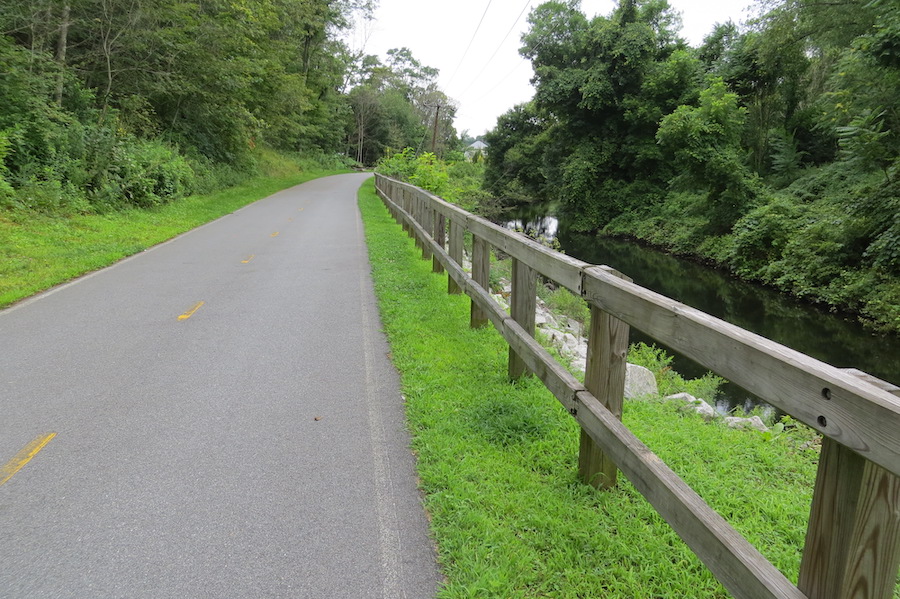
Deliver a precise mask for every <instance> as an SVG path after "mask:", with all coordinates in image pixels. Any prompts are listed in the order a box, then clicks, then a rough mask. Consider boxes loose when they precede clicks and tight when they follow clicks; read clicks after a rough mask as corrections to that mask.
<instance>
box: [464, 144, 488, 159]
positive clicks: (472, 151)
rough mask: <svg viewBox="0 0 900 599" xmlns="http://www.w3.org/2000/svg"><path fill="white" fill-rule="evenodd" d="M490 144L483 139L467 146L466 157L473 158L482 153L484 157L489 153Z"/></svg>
mask: <svg viewBox="0 0 900 599" xmlns="http://www.w3.org/2000/svg"><path fill="white" fill-rule="evenodd" d="M487 149H488V145H487V144H486V143H484V142H483V141H476V142H475V143H473V144H471V145H470V146H469V147H468V148H466V159H467V160H472V159H473V158H475V156H476V155H478V154H480V155H481V156H482V157H484V156H485V155H486V154H487Z"/></svg>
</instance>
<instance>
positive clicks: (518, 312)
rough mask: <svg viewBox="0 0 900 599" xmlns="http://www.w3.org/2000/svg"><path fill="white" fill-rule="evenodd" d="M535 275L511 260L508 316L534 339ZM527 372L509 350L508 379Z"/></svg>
mask: <svg viewBox="0 0 900 599" xmlns="http://www.w3.org/2000/svg"><path fill="white" fill-rule="evenodd" d="M536 294H537V274H536V273H535V272H534V270H532V269H531V267H529V266H528V265H527V264H525V263H524V262H522V261H521V260H517V259H516V258H512V292H511V293H510V296H509V307H510V316H512V318H513V320H515V321H516V322H518V323H519V324H520V325H521V326H522V328H523V329H525V332H526V333H528V334H529V335H531V336H532V337H534V311H535V307H536V306H535V303H536V299H535V295H536ZM527 372H528V369H527V367H526V366H525V362H523V361H522V358H520V357H519V355H518V354H517V353H516V352H515V350H513V348H512V347H510V348H509V378H510V380H515V379H517V378H520V377H521V376H522V375H524V374H526V373H527Z"/></svg>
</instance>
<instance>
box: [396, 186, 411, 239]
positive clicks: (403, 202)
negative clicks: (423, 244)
mask: <svg viewBox="0 0 900 599" xmlns="http://www.w3.org/2000/svg"><path fill="white" fill-rule="evenodd" d="M397 203H398V204H399V205H400V207H401V208H402V209H403V210H404V211H405V212H406V213H407V214H409V213H410V212H409V197H408V192H407V190H406V188H405V187H401V188H400V194H399V198H398V202H397ZM402 224H403V230H404V231H405V232H406V234H407V235H409V236H410V237H412V228H411V227H410V226H409V222H408V221H407V218H406V217H403V222H402Z"/></svg>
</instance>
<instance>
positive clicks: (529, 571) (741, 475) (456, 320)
mask: <svg viewBox="0 0 900 599" xmlns="http://www.w3.org/2000/svg"><path fill="white" fill-rule="evenodd" d="M360 208H361V211H362V214H363V220H364V223H365V228H366V239H367V244H368V247H369V252H370V259H371V261H372V268H373V277H374V281H375V288H376V293H377V295H378V298H379V306H380V313H381V319H382V323H383V326H384V330H385V332H386V334H387V336H388V338H389V341H390V343H391V355H392V359H393V361H394V364H395V365H396V366H397V368H398V369H399V371H400V373H401V377H402V386H403V392H404V395H405V398H406V403H407V405H406V410H407V417H408V420H409V426H410V429H411V431H412V434H413V449H414V451H415V452H416V454H417V457H418V468H419V476H420V479H421V485H422V488H423V491H424V492H425V506H426V508H427V510H428V512H429V514H430V517H431V526H432V531H433V534H434V536H435V540H436V542H437V545H438V552H439V556H440V561H441V564H442V566H443V570H444V574H445V575H446V577H447V583H446V585H445V587H444V588H443V589H442V591H441V592H440V597H442V598H444V599H449V598H453V599H456V598H463V597H466V598H470V597H544V596H546V597H556V598H565V597H572V598H575V597H596V596H604V597H611V598H615V597H619V598H622V599H625V598H629V599H631V598H634V597H675V596H685V597H703V598H707V597H708V598H720V597H727V596H728V594H727V593H726V592H725V591H724V589H722V588H721V586H720V585H719V584H718V583H717V582H716V581H715V579H714V578H713V577H712V575H711V574H710V573H709V572H708V571H707V570H706V568H705V567H704V566H702V564H700V562H699V560H698V559H697V558H696V557H695V556H694V555H693V554H692V553H691V552H690V550H689V549H688V548H687V547H686V546H685V545H684V544H683V543H682V541H681V540H680V539H679V538H678V537H677V535H676V534H675V533H674V532H673V531H672V530H671V529H670V528H669V527H668V526H667V525H666V524H665V523H664V522H663V521H662V519H661V518H660V517H659V516H658V515H657V514H656V513H655V512H654V511H653V509H652V508H651V507H650V506H649V504H648V503H647V502H646V501H645V500H644V499H643V498H642V497H641V496H640V495H639V494H638V493H637V491H635V489H634V488H633V487H632V486H631V485H630V483H628V482H627V481H626V480H624V479H622V480H620V483H619V485H618V487H617V488H616V489H615V490H613V491H611V492H598V491H595V490H594V489H593V488H591V487H588V486H585V485H582V484H580V483H578V482H577V481H576V470H577V464H576V462H577V454H578V430H577V425H576V424H575V423H574V421H573V420H572V419H571V418H570V417H569V415H568V414H567V413H566V412H565V410H564V409H562V407H561V406H560V405H559V404H558V402H557V401H556V400H555V399H554V398H553V397H552V395H550V393H549V392H548V391H546V389H545V388H544V387H543V385H542V384H541V383H540V382H539V381H537V380H536V379H534V378H525V379H523V380H520V381H518V382H516V383H514V384H511V383H509V382H508V380H507V378H506V360H507V346H506V345H505V343H504V341H503V340H502V338H501V337H500V336H499V334H497V333H496V331H494V330H493V328H490V327H488V328H484V329H478V330H472V329H470V328H469V327H468V318H469V300H468V298H466V297H465V296H451V295H448V294H447V292H446V276H445V275H435V274H433V273H432V272H431V265H430V262H427V261H423V260H421V259H420V255H421V254H420V252H419V251H418V250H417V249H416V248H415V246H414V244H413V243H412V241H411V240H410V239H409V238H408V237H406V235H405V234H404V233H403V232H402V229H401V228H400V227H399V226H398V225H396V224H395V223H394V221H393V220H392V219H391V218H390V216H389V214H388V212H387V211H386V210H385V209H384V207H383V205H382V204H381V202H380V200H379V199H378V198H377V197H376V196H375V194H374V192H373V187H372V183H371V182H369V183H367V184H366V185H365V186H364V187H363V189H362V190H361V192H360ZM631 359H632V361H635V362H637V363H642V364H641V365H643V366H645V367H647V368H650V369H651V370H652V371H654V373H655V374H656V375H657V378H658V379H659V381H660V383H661V391H662V390H663V389H664V390H665V391H666V392H667V393H674V392H677V391H697V388H696V387H695V386H692V383H691V382H690V381H688V382H685V381H684V380H683V379H681V378H680V377H676V376H674V373H671V371H670V370H669V369H668V361H667V357H666V356H664V355H662V354H661V353H660V352H659V351H658V350H656V349H655V348H647V347H646V346H644V347H641V348H634V349H633V351H632V355H631ZM707 391H709V388H707ZM624 421H625V423H626V424H627V425H628V426H629V428H631V429H632V430H633V431H634V432H635V433H636V434H637V435H638V436H639V437H640V438H641V439H642V440H643V441H644V442H645V443H647V444H648V445H649V446H650V447H651V449H653V450H654V451H655V452H656V453H657V454H658V455H659V456H660V457H661V458H662V459H664V460H665V461H666V462H667V463H668V464H669V465H670V466H671V467H672V468H673V469H675V471H676V472H678V473H679V474H680V475H681V476H682V477H683V478H684V479H685V480H686V481H687V482H688V483H689V484H690V485H691V486H692V487H694V488H695V489H696V490H697V491H698V492H699V493H700V494H701V495H702V496H703V497H704V498H705V499H706V501H707V502H709V503H710V504H711V505H712V506H713V507H714V508H715V509H717V510H718V511H719V512H720V513H721V514H722V515H723V516H724V517H725V518H726V519H727V520H729V521H730V522H731V523H732V525H734V526H735V527H736V528H737V529H738V530H739V531H740V532H741V533H742V534H744V535H745V536H746V537H747V538H748V540H750V542H752V543H753V544H754V545H756V546H757V547H758V548H759V550H760V551H761V552H762V553H763V554H764V555H765V556H766V557H767V558H768V559H770V560H771V561H772V562H773V563H774V564H776V565H777V566H778V567H779V568H781V569H782V571H783V572H785V574H786V575H787V576H788V577H789V578H792V579H793V580H795V581H796V577H797V571H798V568H799V562H800V548H801V547H802V544H803V539H804V535H805V531H806V522H807V517H808V511H809V505H810V499H811V493H812V483H813V480H814V477H815V463H816V458H817V451H816V449H817V446H816V440H815V435H814V434H813V433H812V432H811V431H810V430H809V429H806V428H805V427H797V426H795V425H794V423H792V422H791V421H790V420H787V421H784V422H782V423H781V426H777V427H775V428H774V429H773V431H772V432H770V433H768V434H761V433H758V432H756V431H736V430H732V429H728V428H727V427H725V426H724V425H720V424H716V423H713V424H704V421H703V420H702V418H701V417H700V416H699V415H696V414H693V413H690V412H684V411H679V410H678V406H677V404H674V403H671V402H665V401H662V400H660V399H650V400H645V401H628V402H626V405H625V410H624ZM898 596H900V594H898Z"/></svg>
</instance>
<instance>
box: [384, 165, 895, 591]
mask: <svg viewBox="0 0 900 599" xmlns="http://www.w3.org/2000/svg"><path fill="white" fill-rule="evenodd" d="M376 190H377V192H378V194H379V196H380V197H381V198H382V200H383V201H384V202H385V204H386V205H387V206H388V208H389V209H390V211H391V212H392V214H394V216H395V217H396V218H397V219H398V221H400V222H401V223H403V225H404V228H405V229H407V230H409V231H410V232H411V233H412V235H413V236H415V238H416V240H417V243H418V244H421V245H422V246H423V247H424V248H427V252H428V253H429V254H431V255H433V256H434V258H435V260H437V261H439V262H440V263H441V264H442V265H443V267H444V269H446V271H447V273H448V275H449V277H450V279H451V280H452V281H453V282H454V283H455V285H456V286H458V288H459V289H461V290H463V291H464V292H465V293H466V294H467V295H468V296H470V297H471V299H472V302H473V322H474V314H475V307H476V306H477V309H478V311H479V313H480V314H482V315H483V316H484V318H486V319H487V320H488V321H490V322H491V323H492V324H493V325H494V327H495V328H496V329H497V330H498V331H499V332H500V334H501V335H502V336H503V338H504V339H505V340H506V341H507V343H508V344H509V346H510V348H511V350H512V351H513V352H514V353H515V355H516V356H517V358H518V359H520V360H521V361H522V362H523V363H524V365H525V366H526V367H527V368H528V369H529V370H530V371H531V372H532V373H534V374H535V375H536V376H537V377H538V378H539V379H540V380H541V381H543V383H544V384H545V386H546V387H547V388H548V389H549V390H550V391H551V392H552V393H553V395H554V396H555V397H556V398H557V399H558V400H559V401H560V403H561V404H562V405H563V406H564V407H565V408H566V409H567V410H568V411H569V413H570V414H572V415H573V416H574V417H575V419H576V420H577V421H578V422H579V424H580V425H581V427H582V430H583V431H584V434H586V435H587V436H589V437H590V439H591V440H592V441H593V442H594V443H596V445H597V447H598V448H599V449H600V450H602V452H603V453H604V455H605V456H606V457H607V458H609V459H611V460H612V461H613V462H615V465H616V466H617V467H618V468H619V469H621V470H622V472H623V473H624V474H625V475H626V476H627V477H628V479H629V480H630V481H631V482H632V483H633V484H634V486H635V487H636V488H637V489H638V490H639V491H640V492H641V493H642V494H643V495H644V497H645V498H646V499H647V500H648V501H649V502H650V503H651V504H652V505H653V506H654V508H655V509H656V510H657V511H658V512H659V513H660V515H662V516H663V518H665V520H666V521H667V522H668V523H669V524H670V525H671V526H672V528H673V529H675V531H676V532H677V533H678V534H679V535H680V536H681V538H682V539H683V540H684V541H685V542H686V543H687V544H688V546H689V547H690V548H691V550H692V551H694V553H695V554H697V556H698V557H699V558H700V559H701V560H702V561H703V562H704V563H705V564H706V565H707V567H708V568H709V569H710V571H712V573H713V574H714V575H715V576H716V578H717V579H718V580H719V581H720V582H721V583H722V584H723V585H724V586H725V587H726V588H727V589H728V590H729V591H730V592H731V593H732V594H733V595H734V596H735V597H738V598H745V597H746V598H748V599H750V598H754V599H755V598H762V597H788V598H798V599H799V598H802V597H809V598H811V599H826V598H828V599H832V598H834V599H837V598H840V599H849V598H851V597H853V598H857V599H882V598H883V597H884V598H887V597H890V595H891V593H892V590H893V586H894V581H895V577H896V573H897V568H898V561H900V551H898V550H897V547H896V545H897V539H898V538H900V537H898V534H900V483H898V480H900V479H898V478H897V476H898V475H900V398H898V397H895V396H894V395H892V394H891V393H889V392H888V391H887V390H886V388H887V387H886V386H885V385H883V384H882V385H879V384H878V383H879V382H878V381H877V380H876V381H875V382H869V381H866V380H864V379H863V378H861V377H859V376H855V375H854V374H853V373H849V372H845V371H842V370H839V369H837V368H834V367H832V366H829V365H827V364H824V363H823V362H820V361H818V360H815V359H813V358H810V357H809V356H806V355H804V354H801V353H799V352H796V351H794V350H791V349H789V348H787V347H784V346H782V345H779V344H777V343H775V342H773V341H770V340H768V339H765V338H763V337H760V336H759V335H755V334H753V333H750V332H748V331H746V330H743V329H741V328H739V327H736V326H734V325H731V324H728V323H726V322H724V321H722V320H719V319H717V318H714V317H712V316H710V315H708V314H705V313H703V312H700V311H699V310H696V309H694V308H690V307H688V306H686V305H684V304H681V303H678V302H675V301H674V300H671V299H669V298H666V297H664V296H661V295H659V294H656V293H654V292H651V291H649V290H647V289H645V288H642V287H640V286H638V285H635V284H634V283H632V282H630V281H629V280H627V279H623V278H622V277H621V276H620V275H618V273H615V272H614V271H612V269H609V268H608V267H598V266H594V265H591V264H587V263H585V262H581V261H579V260H575V259H573V258H570V257H568V256H565V255H563V254H560V253H557V252H553V251H551V250H548V249H547V248H545V247H543V246H541V245H539V244H537V243H535V242H533V241H531V240H529V239H527V238H525V237H523V236H521V235H519V234H517V233H514V232H511V231H507V230H506V229H503V228H502V227H498V226H497V225H495V224H493V223H490V222H488V221H486V220H484V219H482V218H480V217H478V216H475V215H472V214H469V213H466V212H464V211H462V210H461V209H460V208H458V207H456V206H453V205H452V204H448V203H447V202H444V201H443V200H441V199H440V198H436V197H435V196H433V195H431V194H428V193H426V192H424V191H422V190H420V189H418V188H416V187H414V186H411V185H409V184H406V183H402V182H399V181H396V180H393V179H388V178H386V177H382V176H380V175H378V176H377V179H376ZM398 197H399V198H403V199H402V200H401V201H399V202H397V201H395V200H394V199H393V198H398ZM410 198H415V201H413V202H411V201H410ZM422 201H424V202H427V203H428V206H429V209H430V210H432V211H434V213H436V214H439V215H443V216H444V217H445V218H446V220H447V221H448V222H449V223H451V227H454V226H459V227H461V228H463V227H464V230H466V231H469V232H470V233H471V234H472V235H473V236H474V239H475V242H476V244H477V243H484V242H487V243H489V244H490V245H491V246H493V247H495V248H498V249H500V250H502V251H503V252H505V253H507V254H509V255H510V256H512V257H513V258H515V259H516V260H517V261H520V262H521V263H522V264H524V265H527V267H529V268H531V269H534V270H535V271H536V272H537V273H539V274H540V275H542V276H544V277H547V278H549V279H551V280H554V281H556V282H557V283H559V284H561V285H563V286H565V287H567V288H568V289H570V290H571V291H573V292H574V293H577V294H579V295H581V296H583V297H584V298H585V300H586V301H587V302H588V303H589V304H590V305H591V306H592V310H593V311H596V312H597V313H599V314H601V315H603V316H604V318H607V317H608V318H610V319H613V320H615V319H618V321H621V322H622V323H627V324H629V325H631V326H634V327H635V328H638V329H640V330H641V331H642V332H644V333H645V334H647V335H649V336H650V337H653V338H655V339H657V340H659V341H660V342H662V343H665V344H666V345H668V346H670V347H672V348H673V349H675V350H676V351H679V352H682V353H684V354H685V355H687V356H689V357H691V358H693V359H694V360H696V361H697V362H699V363H701V364H703V365H704V366H705V367H707V368H709V369H710V370H712V371H713V372H716V373H718V374H720V375H722V376H724V377H726V378H728V379H729V380H732V381H734V382H736V383H738V384H740V385H741V386H743V387H745V388H747V389H748V390H749V391H751V392H753V393H756V394H757V395H758V396H760V397H761V398H763V399H764V400H765V401H768V402H769V403H771V404H772V405H775V406H777V407H778V408H780V409H782V410H783V411H785V412H786V413H788V414H790V415H791V416H793V417H794V418H796V419H797V420H799V421H801V422H804V423H806V424H808V425H809V426H811V427H813V428H815V429H816V430H818V431H820V432H821V433H822V434H823V435H825V436H826V441H827V442H828V443H833V444H834V447H836V448H840V449H839V450H835V451H848V452H851V455H853V456H857V457H856V458H855V459H858V460H859V462H860V463H861V464H863V465H865V464H869V465H870V466H871V469H866V470H865V472H866V474H865V475H863V474H861V473H860V474H852V473H851V472H850V469H859V464H856V463H855V462H854V461H853V460H852V459H849V458H846V459H845V458H840V459H838V458H834V459H829V460H830V461H828V463H826V464H825V465H823V464H820V472H819V478H818V482H817V487H816V495H815V498H814V505H813V509H812V514H813V517H812V518H811V521H810V530H809V532H808V534H807V547H806V550H805V552H804V560H803V565H802V566H801V576H800V579H801V582H800V587H801V588H802V589H803V590H801V589H798V587H797V586H795V585H794V584H792V583H791V582H790V581H789V580H788V579H787V578H786V577H785V576H784V575H783V574H782V573H781V572H780V571H779V570H778V569H777V568H775V567H774V566H773V565H772V564H771V563H769V562H768V560H766V559H765V558H764V557H763V556H762V555H761V554H760V553H759V551H757V550H756V548H754V547H753V546H752V545H751V544H750V543H748V542H747V541H746V540H745V539H744V538H743V537H742V536H741V535H740V534H739V533H738V532H736V531H735V530H734V529H733V528H732V527H731V526H730V525H729V524H728V523H727V522H726V521H725V520H724V519H723V518H722V517H721V516H720V515H719V514H718V513H716V512H715V510H713V509H712V508H711V507H709V505H707V504H706V503H705V502H704V501H703V499H702V498H700V496H699V495H697V494H696V493H695V492H694V491H693V490H692V489H691V488H690V487H689V486H688V485H687V484H686V483H685V482H684V481H682V480H681V479H680V478H679V477H678V476H677V475H676V474H675V473H674V472H673V471H672V470H671V469H670V468H669V467H668V466H666V465H665V464H664V463H663V462H662V461H661V460H660V459H659V458H658V457H657V456H656V455H654V454H653V453H652V452H651V451H650V450H649V449H648V448H647V447H646V446H645V445H644V444H643V443H642V442H641V441H640V440H639V439H637V437H635V436H634V434H633V433H631V431H629V430H628V429H627V428H626V427H625V426H624V425H623V424H622V423H621V421H620V419H619V418H617V415H616V414H614V413H612V412H610V411H609V410H608V409H607V408H606V407H604V405H603V404H602V403H601V402H600V401H599V400H598V399H597V398H596V397H595V396H594V395H593V394H592V393H591V392H590V391H589V390H588V388H587V387H586V386H585V385H582V384H581V383H580V382H579V381H578V380H577V379H576V378H575V377H574V376H572V374H571V373H570V372H569V371H568V370H566V369H565V368H564V367H562V366H561V365H560V364H559V363H558V362H557V361H556V360H555V359H554V358H553V357H552V356H551V355H550V354H549V353H548V352H547V351H546V350H545V349H544V348H543V347H542V346H541V345H540V344H538V343H537V341H535V340H534V338H533V337H532V335H531V334H530V332H529V331H528V330H526V328H523V324H522V323H521V322H517V319H516V318H514V317H513V315H510V314H508V313H507V312H506V311H505V310H504V309H503V308H502V307H500V305H499V304H498V303H497V302H496V301H494V299H493V298H492V297H491V295H490V293H489V291H488V290H487V289H486V288H485V287H486V284H487V283H486V281H487V277H486V276H484V273H482V274H481V275H479V278H480V279H481V283H479V282H476V281H475V280H474V279H473V278H472V277H470V276H468V275H467V273H466V272H465V271H464V270H463V268H462V265H461V264H460V263H459V261H458V260H454V259H453V258H451V256H450V254H449V253H448V252H447V251H446V250H445V249H444V247H443V242H441V243H438V241H437V240H436V237H437V238H438V239H441V240H443V236H442V235H437V236H436V235H434V230H433V228H432V229H431V230H429V226H423V225H422V224H421V223H420V222H419V221H417V219H416V217H415V214H416V213H417V210H415V209H414V208H415V207H416V206H418V205H419V204H417V203H416V202H422ZM407 208H409V209H410V210H408V209H407ZM432 222H433V219H429V220H427V222H426V225H428V223H432ZM518 320H522V319H521V318H519V319H518ZM526 326H527V323H526ZM620 358H621V359H620ZM616 362H621V363H622V364H620V365H621V366H622V367H624V364H623V363H624V358H623V357H622V356H613V357H610V356H605V357H604V358H603V359H600V358H597V359H596V360H591V359H590V358H589V365H590V364H591V363H596V364H600V363H603V364H604V366H603V367H604V368H613V367H617V366H613V365H612V364H613V363H616ZM596 376H598V375H596V373H591V374H589V378H591V377H593V378H591V380H596ZM616 376H617V375H616V374H615V373H612V374H611V375H610V376H608V377H607V379H606V381H607V383H609V385H608V388H610V389H613V388H616V387H617V386H618V382H617V378H616ZM622 376H624V375H622ZM592 384H594V383H592ZM882 387H884V388H882ZM592 388H593V387H592ZM826 445H827V444H826ZM827 446H828V447H831V446H830V445H827ZM829 455H830V454H829ZM836 455H837V454H836ZM837 462H840V463H839V464H836V463H837ZM829 464H831V465H830V466H829ZM867 468H868V467H867ZM823 470H824V471H825V472H824V473H823ZM867 485H868V486H874V487H877V488H876V489H874V490H869V489H868V488H867ZM857 507H858V508H859V509H857ZM834 534H841V535H842V536H841V537H838V538H840V539H842V540H841V541H839V542H837V543H834V542H831V540H832V538H833V535H834ZM845 535H849V536H850V537H853V540H851V541H849V542H843V539H845V538H846V536H845ZM873 539H874V540H873ZM885 539H886V541H885ZM885 543H886V546H881V545H884V544H885ZM873 556H874V557H873ZM835 585H837V586H838V587H840V588H839V589H836V588H835ZM860 589H862V590H860Z"/></svg>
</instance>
